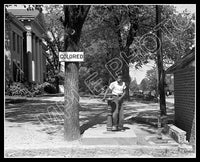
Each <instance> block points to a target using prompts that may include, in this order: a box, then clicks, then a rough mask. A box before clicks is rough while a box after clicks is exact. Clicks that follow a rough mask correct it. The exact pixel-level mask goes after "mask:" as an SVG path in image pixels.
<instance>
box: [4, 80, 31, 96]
mask: <svg viewBox="0 0 200 162" xmlns="http://www.w3.org/2000/svg"><path fill="white" fill-rule="evenodd" d="M6 94H7V95H9V96H32V94H31V92H30V91H29V90H28V88H27V87H25V86H24V85H23V84H22V83H18V82H14V83H13V84H12V85H10V87H9V88H7V90H6Z"/></svg>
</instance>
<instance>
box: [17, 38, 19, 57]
mask: <svg viewBox="0 0 200 162" xmlns="http://www.w3.org/2000/svg"><path fill="white" fill-rule="evenodd" d="M17 53H19V35H17Z"/></svg>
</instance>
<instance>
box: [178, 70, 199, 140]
mask: <svg viewBox="0 0 200 162" xmlns="http://www.w3.org/2000/svg"><path fill="white" fill-rule="evenodd" d="M174 90H175V93H174V95H175V125H176V126H177V127H179V128H180V129H182V130H184V131H186V132H187V133H186V139H187V140H188V141H190V142H192V143H193V142H194V141H195V70H194V67H188V68H185V69H181V70H178V71H176V72H175V73H174Z"/></svg>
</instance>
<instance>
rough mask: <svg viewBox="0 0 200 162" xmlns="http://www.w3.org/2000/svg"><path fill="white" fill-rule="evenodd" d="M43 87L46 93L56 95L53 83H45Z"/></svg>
mask: <svg viewBox="0 0 200 162" xmlns="http://www.w3.org/2000/svg"><path fill="white" fill-rule="evenodd" d="M41 86H42V89H43V91H44V92H46V93H50V94H53V93H56V87H55V86H54V85H53V84H51V83H48V82H44V83H43V84H42V85H41Z"/></svg>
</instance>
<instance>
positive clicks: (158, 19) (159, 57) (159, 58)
mask: <svg viewBox="0 0 200 162" xmlns="http://www.w3.org/2000/svg"><path fill="white" fill-rule="evenodd" d="M161 7H162V6H160V5H156V25H158V24H160V23H161ZM156 34H157V37H158V39H159V40H160V42H159V40H157V45H160V47H159V49H158V50H157V68H158V94H159V103H160V115H161V116H163V115H166V102H165V87H164V81H165V76H164V70H163V54H162V33H161V29H158V30H157V31H156Z"/></svg>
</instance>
